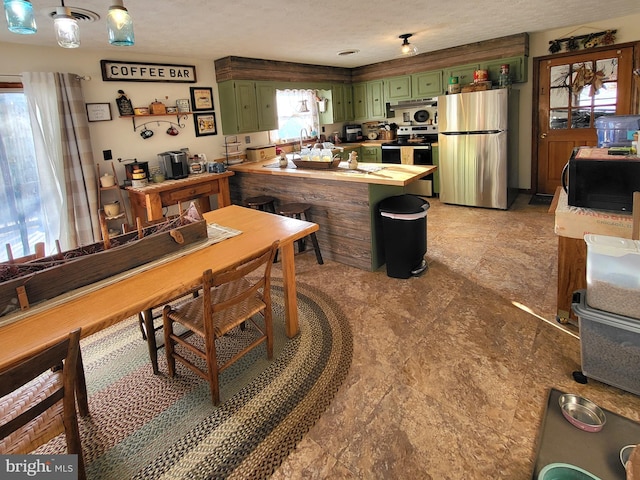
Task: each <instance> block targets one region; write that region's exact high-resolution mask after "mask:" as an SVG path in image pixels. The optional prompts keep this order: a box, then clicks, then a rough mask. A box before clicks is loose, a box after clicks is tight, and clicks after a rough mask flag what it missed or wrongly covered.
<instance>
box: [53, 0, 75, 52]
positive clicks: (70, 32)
mask: <svg viewBox="0 0 640 480" xmlns="http://www.w3.org/2000/svg"><path fill="white" fill-rule="evenodd" d="M61 3H62V5H61V6H60V7H56V14H55V15H54V16H53V27H54V29H55V31H56V40H57V41H58V45H60V46H61V47H63V48H78V47H79V46H80V28H79V27H78V21H77V20H76V19H75V18H73V17H72V16H71V10H69V8H67V7H65V6H64V0H61Z"/></svg>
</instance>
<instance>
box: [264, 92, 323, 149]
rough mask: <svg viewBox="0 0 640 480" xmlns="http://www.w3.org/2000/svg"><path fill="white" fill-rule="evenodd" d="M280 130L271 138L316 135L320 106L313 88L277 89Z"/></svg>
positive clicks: (284, 138)
mask: <svg viewBox="0 0 640 480" xmlns="http://www.w3.org/2000/svg"><path fill="white" fill-rule="evenodd" d="M276 96H277V101H278V130H275V131H272V132H271V140H273V141H276V140H281V141H291V140H298V139H300V137H301V136H302V137H303V138H309V137H315V136H316V132H317V131H318V108H317V105H316V95H315V92H314V91H313V90H277V91H276Z"/></svg>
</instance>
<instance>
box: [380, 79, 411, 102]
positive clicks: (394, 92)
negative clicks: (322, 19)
mask: <svg viewBox="0 0 640 480" xmlns="http://www.w3.org/2000/svg"><path fill="white" fill-rule="evenodd" d="M384 86H385V92H384V93H385V96H384V98H385V101H386V102H397V101H400V100H410V99H411V96H412V95H411V76H410V75H402V76H400V77H391V78H387V79H385V81H384Z"/></svg>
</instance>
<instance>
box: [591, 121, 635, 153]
mask: <svg viewBox="0 0 640 480" xmlns="http://www.w3.org/2000/svg"><path fill="white" fill-rule="evenodd" d="M595 127H596V131H597V133H598V147H601V148H608V147H630V146H631V142H632V140H633V132H637V131H638V130H640V115H609V116H603V117H598V118H596V120H595Z"/></svg>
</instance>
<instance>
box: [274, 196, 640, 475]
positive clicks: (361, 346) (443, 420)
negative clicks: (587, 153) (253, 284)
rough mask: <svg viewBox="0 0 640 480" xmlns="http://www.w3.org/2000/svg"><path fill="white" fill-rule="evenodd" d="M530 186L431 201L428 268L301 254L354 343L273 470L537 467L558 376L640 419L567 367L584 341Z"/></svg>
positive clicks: (489, 471)
mask: <svg viewBox="0 0 640 480" xmlns="http://www.w3.org/2000/svg"><path fill="white" fill-rule="evenodd" d="M529 198H530V196H529V195H520V196H519V197H518V199H517V200H516V202H515V203H514V205H513V206H512V207H511V208H510V209H509V210H508V211H499V210H489V209H480V208H467V207H460V206H451V205H444V204H440V202H439V201H438V200H437V199H430V203H431V208H430V209H429V212H428V216H427V231H428V251H427V260H428V263H429V270H428V271H427V273H426V274H424V275H423V276H421V277H418V278H411V279H407V280H400V279H392V278H389V277H387V276H386V272H385V270H384V267H382V269H380V270H379V271H376V272H366V271H361V270H358V269H355V268H352V267H348V266H345V265H342V264H339V263H336V262H331V261H327V262H326V263H325V265H322V266H320V265H317V264H316V263H315V257H314V255H313V251H310V252H309V253H305V254H302V255H300V256H298V257H297V259H296V265H297V267H296V270H297V275H298V280H299V281H300V282H305V283H307V284H310V285H315V286H317V287H318V288H321V289H322V290H324V291H325V292H329V293H331V294H333V296H334V298H335V299H336V300H337V302H338V303H339V304H340V305H341V306H342V307H343V308H344V311H345V312H347V313H348V315H349V317H350V320H351V325H352V329H353V334H354V355H353V364H352V366H351V369H350V372H349V374H348V376H347V379H346V380H345V382H344V384H343V385H342V386H341V388H340V390H339V391H338V393H337V394H336V397H335V399H334V401H333V402H332V404H331V405H330V407H329V409H328V410H327V412H326V413H325V414H324V415H323V416H322V418H321V419H320V420H319V421H318V423H317V424H316V425H315V426H314V427H313V428H312V429H311V431H310V432H309V433H308V434H307V435H306V436H305V437H304V439H303V440H302V441H301V442H300V444H299V445H298V447H297V449H296V451H295V452H293V453H292V454H291V455H290V456H289V457H288V458H287V460H285V462H284V463H283V464H282V465H281V466H280V468H279V469H278V470H277V471H276V473H275V474H274V475H273V478H274V479H278V480H279V479H297V478H299V479H302V478H304V479H310V478H318V479H324V478H345V479H349V478H365V479H369V478H376V479H378V478H389V479H489V478H491V479H510V480H513V479H530V478H531V474H532V470H533V464H534V461H535V455H536V441H537V435H538V429H539V426H540V423H541V421H542V417H543V414H544V408H545V405H546V400H547V395H548V392H549V389H550V388H552V387H555V388H557V389H559V390H562V391H567V392H572V393H577V394H580V395H583V396H585V397H587V398H590V399H591V400H593V401H595V402H596V403H598V404H599V405H600V406H602V407H604V408H606V409H608V410H611V411H614V412H616V413H619V414H621V415H624V416H626V417H629V418H633V419H634V420H636V421H640V397H638V396H636V395H633V394H630V393H627V392H624V391H622V390H619V389H617V388H614V387H610V386H607V385H605V384H603V383H600V382H597V381H595V380H589V383H588V384H587V385H580V384H578V383H576V382H574V381H573V379H572V377H571V372H573V371H574V370H579V369H580V343H579V340H578V339H577V337H576V335H575V334H576V332H577V330H576V328H575V327H573V326H571V325H568V326H561V325H559V324H558V323H557V322H556V321H555V301H556V279H557V238H556V237H555V235H554V233H553V225H554V217H553V215H552V214H549V213H547V208H548V207H546V206H533V205H529V204H528V201H529ZM274 270H275V272H274V273H275V274H276V275H278V274H279V271H278V268H275V269H274ZM512 302H518V303H519V304H522V305H524V306H525V307H527V309H528V311H527V310H523V309H522V308H517V307H516V306H514V304H513V303H512Z"/></svg>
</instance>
